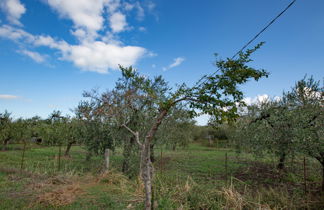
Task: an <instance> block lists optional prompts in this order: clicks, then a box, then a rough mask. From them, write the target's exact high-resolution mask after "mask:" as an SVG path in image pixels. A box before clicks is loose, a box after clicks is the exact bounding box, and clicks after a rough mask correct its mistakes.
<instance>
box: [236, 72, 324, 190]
mask: <svg viewBox="0 0 324 210" xmlns="http://www.w3.org/2000/svg"><path fill="white" fill-rule="evenodd" d="M236 126H237V129H236V132H234V137H235V135H236V138H234V139H236V146H238V148H240V149H245V150H246V151H250V152H253V153H254V154H257V155H261V154H264V153H268V154H275V155H277V156H278V159H279V162H278V166H277V167H278V169H283V168H284V166H285V161H286V159H287V156H288V155H293V156H296V155H298V154H303V155H307V156H309V157H312V158H315V159H316V160H318V161H319V162H320V164H321V165H322V168H323V183H322V189H323V190H324V87H323V85H321V83H320V81H315V80H314V79H313V78H312V77H310V78H308V79H307V78H304V79H302V80H300V81H298V82H297V83H296V85H295V86H294V87H293V88H292V89H291V90H290V91H288V92H284V93H283V96H282V97H281V98H280V99H276V100H274V99H272V100H270V99H269V100H267V101H263V102H260V103H257V104H254V105H251V106H249V107H248V109H247V110H245V112H244V115H243V116H242V117H241V119H240V120H239V121H238V123H237V124H236Z"/></svg>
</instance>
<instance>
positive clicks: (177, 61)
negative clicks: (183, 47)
mask: <svg viewBox="0 0 324 210" xmlns="http://www.w3.org/2000/svg"><path fill="white" fill-rule="evenodd" d="M184 61H185V58H184V57H177V58H175V59H173V63H171V64H170V65H169V66H167V67H163V68H162V70H163V71H167V70H169V69H172V68H174V67H176V66H179V65H181V64H182V63H183V62H184Z"/></svg>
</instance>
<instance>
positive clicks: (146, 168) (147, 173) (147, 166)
mask: <svg viewBox="0 0 324 210" xmlns="http://www.w3.org/2000/svg"><path fill="white" fill-rule="evenodd" d="M147 143H149V141H147ZM141 159H142V161H143V162H142V173H141V175H142V180H143V182H144V187H145V209H146V210H151V209H152V176H153V171H152V168H151V167H152V166H151V160H150V145H149V144H145V145H143V150H142V158H141Z"/></svg>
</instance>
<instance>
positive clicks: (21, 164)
mask: <svg viewBox="0 0 324 210" xmlns="http://www.w3.org/2000/svg"><path fill="white" fill-rule="evenodd" d="M26 144H27V143H26V141H25V140H24V150H23V153H22V156H21V163H20V172H22V170H23V167H24V160H25V151H26Z"/></svg>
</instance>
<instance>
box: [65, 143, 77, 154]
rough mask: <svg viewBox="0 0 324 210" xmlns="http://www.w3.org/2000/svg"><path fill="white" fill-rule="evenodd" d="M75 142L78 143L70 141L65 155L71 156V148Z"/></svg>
mask: <svg viewBox="0 0 324 210" xmlns="http://www.w3.org/2000/svg"><path fill="white" fill-rule="evenodd" d="M75 143H76V141H70V142H69V143H68V145H67V146H66V150H65V153H64V156H65V157H69V156H70V150H71V147H72V145H73V144H75Z"/></svg>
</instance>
